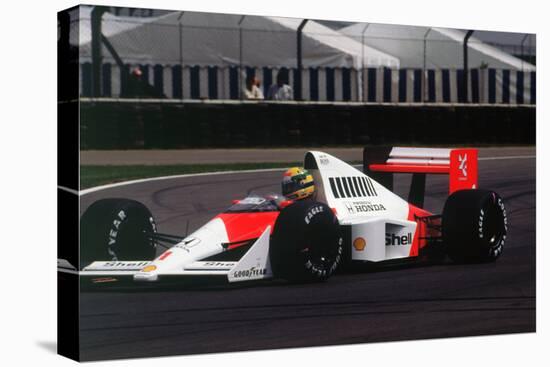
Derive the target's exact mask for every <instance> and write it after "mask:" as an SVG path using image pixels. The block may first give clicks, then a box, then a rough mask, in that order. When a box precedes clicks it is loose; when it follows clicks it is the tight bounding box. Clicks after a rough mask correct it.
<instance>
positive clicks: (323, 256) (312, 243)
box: [269, 200, 343, 282]
mask: <svg viewBox="0 0 550 367" xmlns="http://www.w3.org/2000/svg"><path fill="white" fill-rule="evenodd" d="M342 252H343V245H342V236H341V233H340V225H339V223H338V219H337V218H336V216H335V215H334V213H333V212H332V210H331V209H330V208H329V207H328V206H327V205H326V204H323V203H319V202H314V201H310V200H304V201H298V202H296V203H294V204H292V205H290V206H288V207H286V208H285V209H283V211H281V213H280V214H279V217H278V218H277V221H276V222H275V227H274V229H273V236H272V239H271V245H270V247H269V256H270V260H271V268H272V270H273V274H274V275H275V276H276V277H278V278H283V279H286V280H288V281H290V282H312V281H324V280H326V279H328V278H329V277H330V276H331V275H332V274H333V273H334V271H335V270H336V268H337V267H338V264H339V263H340V261H341V259H342Z"/></svg>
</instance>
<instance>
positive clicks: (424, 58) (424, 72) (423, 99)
mask: <svg viewBox="0 0 550 367" xmlns="http://www.w3.org/2000/svg"><path fill="white" fill-rule="evenodd" d="M431 31H432V28H431V27H430V28H428V30H427V31H426V33H424V50H423V60H422V84H421V86H420V88H421V89H422V91H421V92H422V102H426V100H427V98H426V41H427V39H428V34H430V32H431Z"/></svg>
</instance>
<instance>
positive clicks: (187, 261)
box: [58, 148, 507, 282]
mask: <svg viewBox="0 0 550 367" xmlns="http://www.w3.org/2000/svg"><path fill="white" fill-rule="evenodd" d="M304 168H305V169H306V170H308V171H309V172H310V173H311V174H312V175H313V177H314V182H315V195H314V198H313V199H308V200H299V201H291V200H288V199H286V198H285V197H283V196H280V195H277V194H269V195H251V196H249V197H246V198H244V199H240V200H235V201H234V202H233V205H231V206H230V207H229V208H228V209H227V210H226V211H224V212H223V213H220V214H219V215H217V216H215V217H214V218H213V219H211V220H210V221H209V222H207V223H206V224H205V225H204V226H202V227H200V228H199V229H197V230H196V231H195V232H193V233H192V234H190V235H188V236H178V235H174V234H165V233H160V232H159V231H157V227H156V224H155V220H154V217H153V215H152V214H151V212H150V211H149V210H148V209H147V208H146V207H145V206H144V205H143V204H141V203H139V202H137V201H134V200H129V199H114V198H113V199H102V200H99V201H97V202H95V203H93V204H92V205H91V206H90V207H89V208H88V209H87V210H86V211H85V213H84V214H83V215H82V217H81V221H80V226H81V227H80V239H81V242H80V259H79V260H78V263H77V264H74V263H73V264H71V263H70V262H68V261H66V259H61V260H58V269H59V270H60V271H65V272H76V273H77V274H79V275H80V276H83V277H89V279H91V280H96V281H101V280H105V279H107V280H112V279H117V278H121V277H125V278H130V279H133V280H134V281H136V282H156V281H159V280H162V279H167V278H171V277H180V276H182V277H184V276H218V277H225V279H226V280H227V281H228V282H239V281H248V280H259V279H267V278H280V279H285V280H287V281H290V282H309V281H323V280H326V279H328V278H329V277H330V276H331V275H333V274H334V273H335V271H336V270H337V269H340V268H344V269H345V268H346V267H347V266H352V265H361V266H362V265H367V264H373V263H380V264H383V263H388V262H396V261H397V262H398V261H400V260H406V259H408V260H410V259H417V260H420V259H425V258H434V257H437V258H439V259H441V258H442V257H445V258H446V259H450V260H451V261H453V262H491V261H495V260H496V259H497V258H498V257H499V256H500V255H501V254H502V251H503V248H504V242H505V239H506V233H507V218H506V210H505V208H504V203H503V200H502V198H501V197H499V195H498V194H497V193H495V192H492V191H488V190H483V189H479V188H478V187H477V186H478V183H477V150H475V149H432V148H376V149H372V148H371V149H369V148H366V149H365V150H364V162H363V170H362V171H361V170H359V169H357V168H355V167H354V166H352V165H350V164H348V163H346V162H344V161H342V160H340V159H338V158H336V157H334V156H331V155H329V154H327V153H323V152H319V151H310V152H307V153H306V154H305V158H304ZM396 173H409V174H412V181H411V185H410V190H409V196H408V198H407V199H403V198H401V197H400V196H398V195H396V194H395V193H394V192H392V186H393V176H394V174H396ZM428 174H442V175H447V176H448V177H449V196H448V198H447V199H446V202H445V204H444V206H443V210H442V212H441V214H433V213H430V212H428V211H427V210H425V209H423V203H424V193H425V189H426V175H428ZM161 247H162V251H161V250H160V248H161ZM73 262H74V261H73Z"/></svg>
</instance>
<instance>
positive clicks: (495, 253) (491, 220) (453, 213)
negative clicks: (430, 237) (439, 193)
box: [442, 190, 508, 262]
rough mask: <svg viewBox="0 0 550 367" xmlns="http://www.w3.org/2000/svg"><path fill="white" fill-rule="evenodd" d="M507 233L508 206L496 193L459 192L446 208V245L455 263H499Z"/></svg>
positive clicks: (448, 202) (444, 222)
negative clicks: (506, 208)
mask: <svg viewBox="0 0 550 367" xmlns="http://www.w3.org/2000/svg"><path fill="white" fill-rule="evenodd" d="M507 229H508V228H507V217H506V210H505V209H504V203H503V201H502V198H501V197H500V196H498V194H497V193H495V192H493V191H488V190H461V191H456V192H454V193H453V194H452V195H451V196H449V198H448V199H447V201H446V203H445V207H444V208H443V217H442V232H443V233H442V235H443V242H444V244H445V246H446V248H447V253H448V255H449V257H450V258H451V260H453V261H454V262H490V261H495V260H496V259H497V258H498V257H499V256H500V255H501V254H502V251H503V249H504V242H505V240H506V233H507Z"/></svg>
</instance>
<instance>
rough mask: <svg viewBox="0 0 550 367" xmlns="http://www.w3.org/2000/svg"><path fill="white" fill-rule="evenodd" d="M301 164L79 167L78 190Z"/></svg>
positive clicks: (300, 163) (298, 163) (298, 164)
mask: <svg viewBox="0 0 550 367" xmlns="http://www.w3.org/2000/svg"><path fill="white" fill-rule="evenodd" d="M301 165H302V162H281V163H230V164H189V165H187V164H186V165H159V166H152V165H131V166H81V167H80V189H81V190H83V189H87V188H90V187H94V186H100V185H106V184H109V183H115V182H122V181H129V180H136V179H140V178H150V177H161V176H172V175H183V174H188V173H202V172H221V171H243V170H250V169H266V168H286V167H292V166H301Z"/></svg>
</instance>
